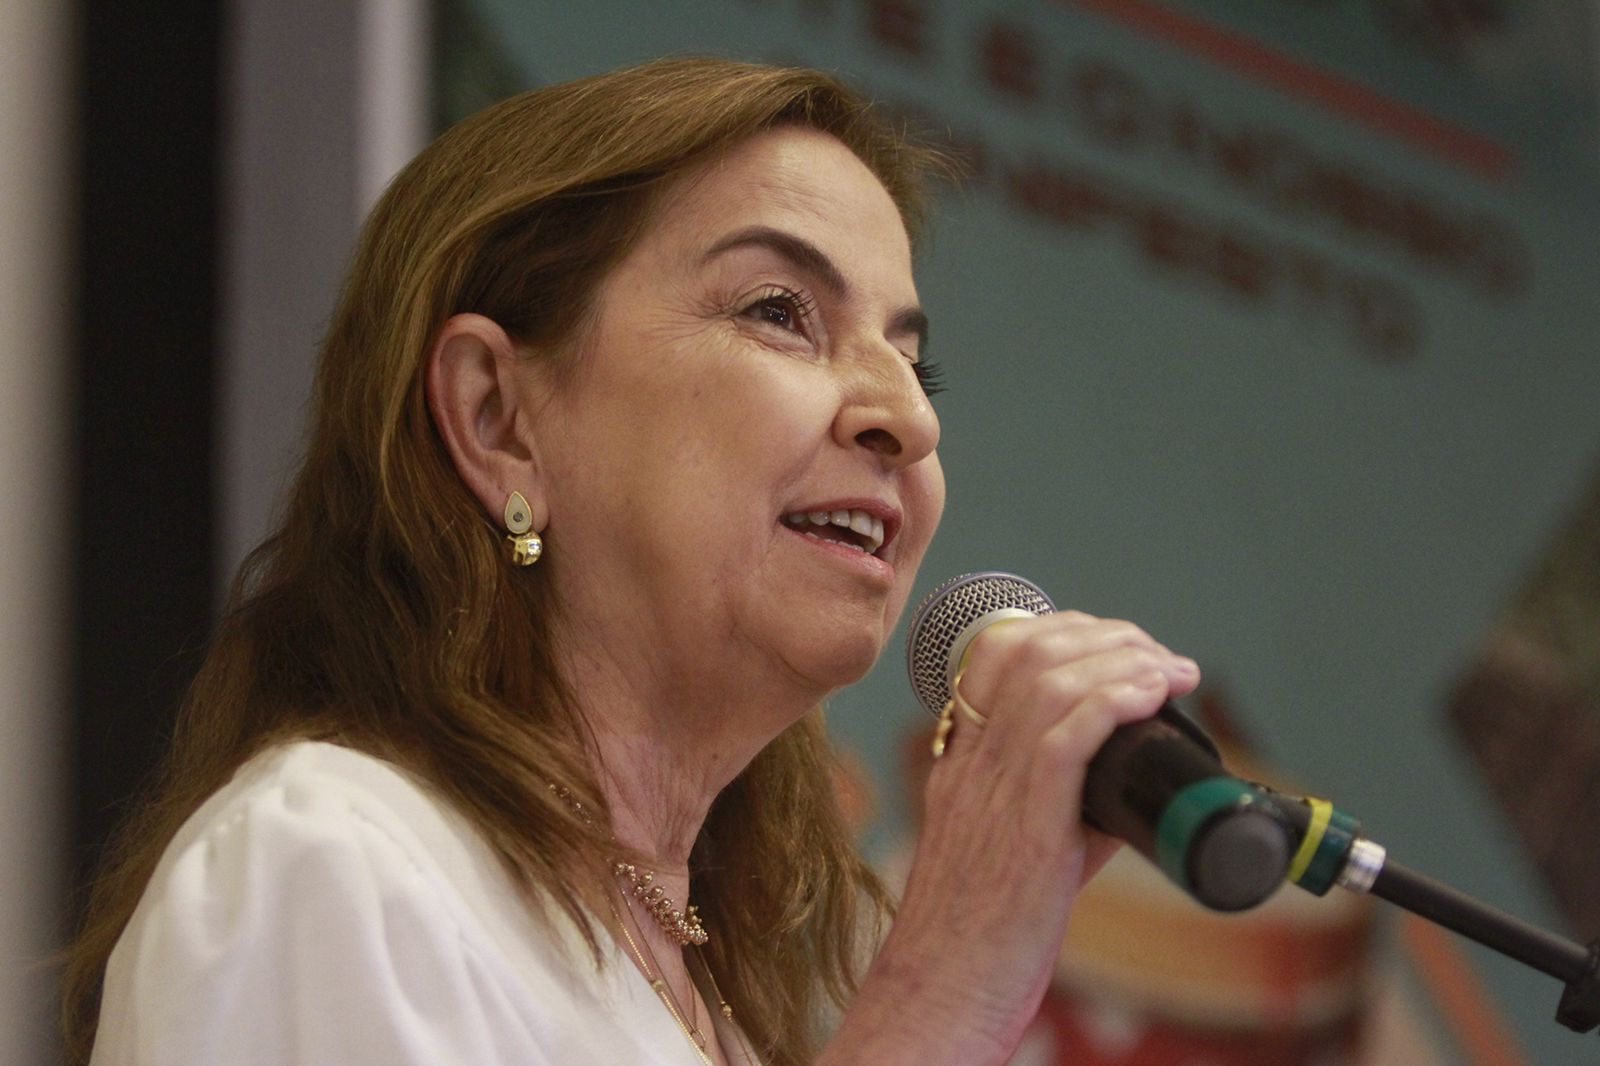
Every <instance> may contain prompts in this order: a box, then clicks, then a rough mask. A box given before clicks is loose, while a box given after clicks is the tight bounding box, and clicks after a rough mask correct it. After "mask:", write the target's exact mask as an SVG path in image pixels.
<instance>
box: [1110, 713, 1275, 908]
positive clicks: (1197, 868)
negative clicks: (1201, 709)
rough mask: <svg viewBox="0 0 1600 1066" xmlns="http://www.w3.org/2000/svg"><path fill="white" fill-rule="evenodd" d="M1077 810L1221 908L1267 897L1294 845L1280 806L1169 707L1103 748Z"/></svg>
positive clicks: (1121, 731) (1203, 901)
mask: <svg viewBox="0 0 1600 1066" xmlns="http://www.w3.org/2000/svg"><path fill="white" fill-rule="evenodd" d="M1083 813H1084V819H1085V820H1086V821H1087V822H1089V824H1090V825H1092V826H1094V827H1095V828H1097V829H1100V830H1102V831H1104V832H1106V833H1109V834H1111V835H1112V836H1114V837H1118V838H1119V839H1121V840H1124V841H1127V842H1128V843H1129V844H1130V845H1132V846H1133V847H1134V848H1135V849H1136V850H1137V851H1139V853H1140V854H1142V855H1144V856H1145V857H1146V858H1148V859H1150V860H1151V861H1152V862H1154V863H1155V864H1156V865H1157V866H1159V867H1160V868H1161V869H1162V871H1163V872H1165V873H1166V875H1167V876H1168V877H1169V878H1171V879H1172V880H1173V881H1174V882H1175V883H1176V884H1177V885H1178V886H1179V887H1180V888H1182V889H1183V890H1184V891H1185V892H1187V893H1189V895H1191V896H1193V897H1194V898H1195V899H1196V900H1197V901H1199V902H1200V903H1201V904H1203V905H1205V906H1207V907H1209V908H1211V909H1212V910H1218V911H1241V910H1247V909H1249V908H1251V907H1254V906H1255V905H1257V904H1258V903H1260V902H1262V901H1263V900H1265V899H1266V898H1267V897H1268V896H1270V895H1272V893H1273V892H1274V891H1276V889H1277V888H1278V886H1279V885H1281V884H1282V883H1283V881H1284V876H1285V874H1286V872H1287V871H1288V869H1289V863H1290V861H1291V859H1292V858H1293V855H1294V849H1295V847H1296V844H1297V839H1296V834H1295V833H1294V831H1293V828H1292V827H1291V826H1290V825H1289V823H1288V821H1287V820H1286V819H1285V818H1284V815H1283V812H1282V810H1281V809H1280V808H1279V806H1278V804H1277V803H1275V802H1274V801H1273V800H1272V798H1271V797H1270V796H1269V795H1268V794H1267V793H1266V792H1265V791H1264V790H1263V789H1261V788H1259V787H1257V786H1255V785H1253V784H1250V783H1248V782H1245V781H1242V780H1240V779H1239V778H1237V777H1234V776H1233V775H1231V774H1229V773H1228V771H1227V770H1226V769H1224V768H1223V766H1222V763H1221V761H1220V760H1219V759H1218V757H1217V754H1216V748H1215V746H1214V745H1212V743H1211V740H1210V738H1209V737H1207V736H1206V735H1205V733H1204V732H1203V731H1201V730H1200V728H1199V727H1198V726H1196V725H1194V724H1193V723H1192V722H1190V721H1189V719H1188V718H1186V717H1184V715H1183V714H1182V713H1181V712H1180V711H1179V710H1178V709H1177V708H1176V707H1174V706H1173V705H1172V704H1171V703H1167V704H1165V705H1163V706H1162V708H1161V710H1160V711H1158V712H1157V714H1156V715H1155V717H1153V718H1150V719H1146V720H1145V721H1142V722H1133V723H1130V724H1128V725H1124V726H1120V727H1118V729H1117V730H1116V731H1115V732H1114V733H1112V735H1111V737H1110V739H1108V740H1107V741H1106V742H1105V744H1103V745H1102V746H1101V748H1100V750H1099V752H1097V753H1096V754H1095V756H1094V758H1093V759H1092V760H1090V762H1089V767H1088V772H1087V775H1086V777H1085V780H1084V789H1083Z"/></svg>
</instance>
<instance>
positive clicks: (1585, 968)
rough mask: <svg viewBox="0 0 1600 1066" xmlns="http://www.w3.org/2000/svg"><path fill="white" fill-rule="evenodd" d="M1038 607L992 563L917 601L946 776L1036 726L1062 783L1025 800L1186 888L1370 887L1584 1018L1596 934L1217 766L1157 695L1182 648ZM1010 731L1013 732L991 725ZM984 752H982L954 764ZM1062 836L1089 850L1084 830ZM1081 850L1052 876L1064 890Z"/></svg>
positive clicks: (1178, 663)
mask: <svg viewBox="0 0 1600 1066" xmlns="http://www.w3.org/2000/svg"><path fill="white" fill-rule="evenodd" d="M1054 611H1055V605H1054V604H1053V603H1051V602H1050V598H1049V597H1048V596H1047V595H1045V593H1044V592H1043V590H1041V589H1040V588H1039V587H1038V586H1036V585H1034V584H1033V583H1032V582H1029V581H1025V580H1023V579H1022V578H1019V577H1017V576H1015V575H1013V574H1005V573H999V572H993V571H991V572H986V573H978V574H968V575H964V576H962V577H958V578H954V579H952V580H950V581H946V582H945V583H944V584H943V585H940V586H939V587H938V588H936V589H934V591H933V592H932V593H930V594H929V595H928V596H927V598H926V599H924V600H923V601H922V604H921V605H920V606H919V607H918V608H917V610H916V613H915V614H914V615H913V617H912V620H911V625H910V629H909V635H908V637H907V642H906V643H907V664H906V665H907V668H908V669H909V671H910V674H911V683H912V687H913V688H914V689H915V690H916V692H917V697H918V699H919V700H921V701H922V703H923V705H924V706H926V707H927V708H928V710H929V711H932V712H933V713H934V714H937V715H940V716H941V729H940V741H941V743H943V744H944V745H945V746H947V747H948V749H949V750H951V751H952V752H953V753H955V754H958V755H961V758H960V759H957V760H941V762H942V763H945V762H951V763H954V765H952V767H951V770H952V772H951V773H950V774H949V775H948V776H947V778H946V779H947V780H948V779H961V778H963V777H965V778H968V779H970V778H971V777H972V776H973V772H974V771H976V772H977V773H979V774H981V773H985V772H994V773H996V774H997V775H1006V774H1011V775H1013V776H1014V775H1015V774H1016V773H1017V772H1018V767H1021V768H1023V772H1024V773H1025V774H1026V773H1030V772H1033V771H1036V770H1037V769H1038V768H1039V766H1040V765H1041V760H1029V759H1028V757H1027V748H1026V745H1027V744H1029V743H1036V744H1038V745H1039V749H1040V751H1041V752H1042V753H1043V759H1042V764H1043V765H1048V764H1050V763H1052V762H1059V764H1060V773H1061V775H1062V781H1061V783H1063V784H1064V785H1065V789H1064V790H1058V791H1056V792H1055V793H1053V794H1052V793H1050V792H1049V791H1048V790H1044V791H1042V792H1041V793H1040V795H1039V796H1038V797H1037V798H1035V799H1030V800H1029V801H1028V802H1030V803H1047V804H1060V805H1061V810H1062V812H1064V813H1065V814H1066V815H1067V816H1068V817H1072V818H1076V817H1077V815H1078V814H1079V813H1081V814H1082V817H1083V819H1084V820H1085V821H1087V822H1088V823H1089V824H1090V825H1092V826H1093V827H1094V828H1096V829H1099V830H1103V831H1104V832H1106V833H1109V834H1111V835H1112V836H1114V837H1117V838H1120V839H1122V840H1125V841H1127V842H1128V843H1130V844H1132V845H1133V846H1134V847H1135V848H1136V849H1137V850H1139V851H1140V852H1141V853H1143V854H1144V855H1145V856H1146V857H1147V858H1149V859H1150V860H1151V861H1153V862H1155V863H1156V864H1157V865H1158V866H1160V867H1161V869H1162V870H1163V871H1164V872H1165V873H1166V874H1167V875H1168V877H1170V878H1171V879H1172V880H1173V881H1175V882H1176V883H1177V884H1178V885H1179V886H1180V887H1182V888H1183V889H1184V890H1185V891H1187V892H1188V893H1189V894H1190V895H1191V896H1193V897H1194V898H1195V899H1196V900H1197V901H1199V902H1200V903H1202V904H1204V905H1206V906H1208V907H1211V908H1212V909H1214V910H1224V911H1231V910H1243V909H1246V908H1248V907H1253V906H1255V905H1256V904H1257V903H1260V902H1261V901H1262V900H1264V899H1266V897H1267V896H1269V895H1271V894H1272V892H1273V891H1274V890H1275V889H1276V888H1277V887H1278V886H1279V885H1281V884H1283V883H1284V882H1285V881H1286V880H1287V881H1290V882H1292V883H1294V884H1296V885H1299V886H1300V887H1301V888H1304V889H1306V890H1307V891H1309V892H1311V893H1313V894H1315V895H1319V896H1320V895H1322V894H1324V893H1325V892H1327V891H1328V890H1329V889H1330V888H1332V887H1333V886H1334V885H1339V886H1340V887H1343V888H1346V889H1349V890H1351V891H1354V892H1362V893H1365V892H1370V893H1372V894H1373V895H1375V896H1379V897H1381V898H1383V899H1386V900H1389V901H1390V902H1391V903H1394V904H1396V905H1397V906H1400V907H1403V908H1405V909H1406V910H1409V911H1411V912H1412V913H1414V914H1418V915H1420V916H1422V917H1424V918H1427V919H1428V920H1430V921H1433V922H1436V923H1438V924H1440V925H1443V926H1445V927H1446V928H1449V929H1453V930H1454V931H1456V932H1458V933H1461V934H1462V935H1464V936H1467V937H1470V938H1472V939H1473V940H1476V941H1478V942H1479V943H1480V944H1483V945H1485V946H1487V947H1490V948H1492V949H1494V950H1496V951H1498V952H1500V953H1502V954H1504V955H1506V956H1508V957H1510V958H1513V959H1516V960H1518V961H1520V962H1523V963H1525V964H1526V965H1528V966H1530V967H1532V968H1534V969H1536V970H1539V971H1541V972H1543V973H1546V974H1549V975H1550V976H1552V977H1555V978H1557V979H1558V980H1560V981H1562V982H1564V983H1565V985H1566V987H1565V989H1564V991H1563V993H1562V997H1561V1003H1560V1005H1559V1006H1558V1008H1557V1011H1556V1019H1557V1021H1559V1022H1561V1024H1563V1025H1565V1026H1567V1027H1568V1028H1571V1029H1574V1030H1576V1031H1578V1032H1588V1031H1590V1030H1593V1029H1595V1028H1596V1027H1597V1026H1600V939H1596V940H1594V941H1591V942H1590V943H1589V944H1580V943H1578V942H1576V941H1573V940H1569V939H1567V938H1565V937H1562V936H1559V935H1556V934H1552V933H1549V932H1546V931H1544V930H1541V929H1538V928H1536V927H1534V926H1531V925H1529V924H1527V923H1526V922H1523V921H1521V920H1520V919H1517V918H1515V917H1513V916H1511V915H1508V914H1505V913H1503V912H1501V911H1498V910H1496V909H1495V908H1493V907H1490V906H1488V905H1486V904H1483V903H1480V902H1478V901H1477V900H1474V899H1472V898H1471V897H1469V896H1466V895H1465V894H1463V893H1461V892H1458V891H1456V890H1455V889H1453V888H1450V887H1449V886H1447V885H1443V884H1441V883H1439V882H1437V881H1434V880H1433V879H1431V878H1429V877H1426V876H1424V875H1422V874H1419V873H1417V872H1415V871H1413V870H1410V869H1408V868H1406V867H1404V866H1401V865H1400V864H1398V863H1395V862H1393V861H1390V860H1389V859H1388V856H1387V852H1386V851H1385V849H1384V848H1382V847H1381V846H1379V845H1377V844H1375V843H1373V842H1372V841H1371V840H1369V839H1367V838H1365V837H1364V836H1362V835H1361V826H1360V823H1359V822H1357V821H1356V820H1355V819H1354V818H1351V817H1350V816H1349V815H1347V814H1344V813H1343V812H1341V811H1338V810H1335V809H1334V807H1333V805H1332V804H1330V803H1328V802H1327V801H1325V800H1318V799H1312V798H1309V797H1308V798H1304V799H1297V798H1294V797H1288V796H1282V795H1278V794H1277V793H1272V792H1269V791H1268V790H1266V789H1264V788H1262V787H1260V786H1258V785H1254V784H1251V783H1249V782H1246V781H1241V780H1239V779H1238V778H1236V777H1234V776H1233V775H1231V774H1229V773H1228V772H1227V770H1226V769H1224V768H1223V766H1222V763H1221V762H1220V760H1219V759H1218V757H1217V751H1216V748H1215V746H1214V745H1212V744H1211V741H1210V739H1209V738H1208V737H1206V735H1205V734H1204V733H1203V732H1202V731H1200V730H1199V729H1198V728H1197V727H1196V726H1194V725H1193V724H1192V723H1190V722H1189V721H1188V719H1186V718H1184V717H1183V715H1182V714H1181V713H1179V712H1178V711H1177V709H1176V708H1174V707H1173V706H1172V705H1171V704H1170V703H1168V702H1166V699H1167V696H1168V695H1173V696H1178V695H1183V694H1185V693H1187V692H1188V691H1190V690H1192V689H1193V688H1194V686H1195V684H1196V683H1197V682H1198V680H1199V675H1198V671H1197V670H1194V669H1193V664H1192V663H1189V662H1188V661H1187V660H1184V659H1181V658H1180V657H1177V656H1173V655H1172V653H1171V652H1169V651H1167V650H1166V649H1165V648H1162V647H1161V646H1160V645H1158V644H1156V643H1155V642H1154V641H1153V640H1151V639H1150V638H1149V637H1148V636H1146V635H1145V634H1144V633H1143V632H1142V631H1141V630H1138V629H1137V628H1135V627H1132V626H1130V625H1127V624H1126V623H1115V622H1112V623H1108V622H1103V621H1100V620H1098V619H1093V618H1090V617H1089V616H1087V615H1080V614H1074V613H1071V612H1068V613H1065V614H1055V613H1054ZM963 698H964V700H963ZM963 702H965V703H969V704H972V705H974V706H973V708H972V709H971V710H967V709H965V708H964V707H963ZM958 708H960V709H961V713H959V714H957V713H954V712H955V711H956V710H957V709H958ZM963 726H965V727H966V728H965V729H963ZM1017 732H1020V734H1021V735H1020V745H1019V739H1018V737H1017V736H1012V737H1009V738H1008V737H1007V735H1006V734H1008V733H1013V734H1014V733H1017ZM938 748H939V745H938V744H936V753H937V749H938ZM986 752H987V753H990V755H991V758H989V759H988V760H987V762H988V765H979V766H976V767H973V766H971V765H968V766H965V767H963V766H960V763H961V762H963V761H966V760H968V759H972V760H975V761H978V762H982V761H984V755H985V753H986ZM940 769H941V767H936V768H935V771H934V774H933V775H932V776H931V777H930V784H929V790H930V796H929V800H930V811H931V808H932V806H933V802H934V801H935V799H936V798H937V797H935V796H934V795H932V793H933V790H934V786H935V784H936V783H937V782H938V780H939V775H940ZM1041 784H1043V782H1041ZM967 787H968V789H969V790H970V789H971V787H972V786H971V781H970V780H968V782H967ZM995 787H996V788H997V789H1000V790H1002V791H1004V790H1005V786H1004V785H1003V784H1002V783H1001V782H999V781H996V782H995ZM968 799H969V802H970V796H969V797H968ZM1080 804H1081V805H1080ZM1067 836H1068V842H1069V848H1073V849H1076V850H1077V852H1078V853H1079V854H1080V855H1084V856H1087V854H1088V845H1087V841H1088V840H1089V839H1090V838H1089V837H1087V836H1086V835H1085V834H1084V833H1083V830H1082V829H1081V828H1075V829H1073V830H1070V831H1069V832H1068V834H1067ZM1079 842H1083V843H1082V844H1080V843H1079ZM919 853H920V849H919ZM1093 866H1094V864H1093V862H1089V861H1086V862H1083V863H1081V864H1080V866H1079V868H1078V870H1077V871H1076V874H1077V876H1076V877H1072V878H1068V884H1067V886H1066V888H1067V895H1068V898H1069V899H1070V896H1072V895H1075V894H1076V891H1077V887H1078V886H1079V885H1080V884H1081V882H1082V878H1083V877H1084V876H1086V874H1087V873H1089V872H1092V870H1093ZM1063 917H1064V916H1063ZM1058 942H1059V939H1056V940H1053V941H1051V943H1052V944H1053V943H1058Z"/></svg>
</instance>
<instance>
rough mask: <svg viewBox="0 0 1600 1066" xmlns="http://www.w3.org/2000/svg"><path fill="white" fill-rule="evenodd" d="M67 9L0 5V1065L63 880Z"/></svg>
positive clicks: (38, 1058)
mask: <svg viewBox="0 0 1600 1066" xmlns="http://www.w3.org/2000/svg"><path fill="white" fill-rule="evenodd" d="M65 14H66V9H65V8H64V6H63V5H61V4H59V3H57V2H55V0H15V2H11V3H4V4H0V322H3V323H4V324H5V328H4V329H0V501H4V503H3V505H0V545H3V547H0V870H4V871H6V873H5V889H4V890H3V891H0V1063H17V1064H22V1063H42V1062H46V1061H49V1058H48V1056H49V1049H50V1048H51V1047H53V1046H54V1039H53V1037H52V1035H51V1034H52V1028H53V1022H54V1010H53V1002H52V991H53V984H54V979H55V971H54V969H53V968H47V967H46V966H44V965H42V964H41V961H40V960H42V959H43V958H44V957H45V956H46V955H47V954H48V953H49V952H51V951H52V950H54V948H55V947H56V946H57V945H56V924H57V922H58V921H59V920H60V918H61V915H60V914H59V912H58V904H59V902H60V900H61V884H62V861H61V860H62V850H63V849H62V848H61V846H60V842H61V839H62V825H63V821H64V818H63V812H62V808H63V803H62V800H63V796H62V792H61V784H60V782H61V773H60V770H61V762H62V758H61V747H60V745H61V741H62V735H63V732H64V727H63V721H64V715H63V709H64V708H63V706H62V685H61V652H62V627H61V619H62V599H63V586H64V581H63V573H62V571H63V569H64V568H63V567H62V566H61V564H60V561H61V559H62V558H63V555H62V553H63V552H64V551H70V550H73V549H72V547H71V546H70V545H68V544H67V543H66V542H65V540H64V539H63V537H64V525H65V523H64V520H63V516H62V513H61V511H62V503H63V500H64V499H65V495H64V485H65V482H66V478H67V471H66V469H65V463H64V458H63V453H64V447H63V445H64V433H63V427H64V426H65V425H66V424H67V418H66V412H65V410H64V408H65V385H66V381H65V374H64V372H63V368H64V367H65V366H66V365H67V360H68V355H69V353H68V350H67V347H68V346H67V342H66V337H65V333H66V330H67V315H66V309H65V307H64V291H65V285H64V279H63V268H64V265H65V263H64V258H65V257H64V256H63V255H62V252H61V250H62V248H63V246H64V244H65V243H66V241H67V240H68V237H69V234H68V226H67V224H66V220H65V218H64V213H65V211H66V206H67V205H66V201H65V198H64V197H63V196H62V190H63V187H64V184H65V180H66V166H65V160H66V144H67V142H68V138H69V136H70V129H69V127H68V125H67V123H68V121H69V119H70V115H69V113H68V109H67V107H66V102H67V101H66V95H65V94H66V85H67V81H68V79H67V76H66V74H67V71H66V65H67V54H66V47H65V45H66V25H65V18H64V16H65Z"/></svg>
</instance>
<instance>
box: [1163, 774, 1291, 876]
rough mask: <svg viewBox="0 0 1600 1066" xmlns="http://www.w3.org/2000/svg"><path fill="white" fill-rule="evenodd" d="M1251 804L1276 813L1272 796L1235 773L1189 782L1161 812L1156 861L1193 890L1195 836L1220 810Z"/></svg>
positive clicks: (1231, 809)
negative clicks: (1191, 863) (1190, 862)
mask: <svg viewBox="0 0 1600 1066" xmlns="http://www.w3.org/2000/svg"><path fill="white" fill-rule="evenodd" d="M1251 807H1261V808H1266V809H1268V810H1270V811H1272V813H1273V815H1274V817H1276V808H1275V807H1274V806H1273V804H1272V800H1270V799H1269V798H1267V796H1266V795H1265V794H1264V793H1262V792H1261V790H1260V789H1258V788H1256V787H1255V786H1254V785H1250V784H1246V783H1245V782H1243V781H1241V780H1239V779H1238V778H1236V777H1208V778H1206V779H1205V780H1203V781H1196V782H1195V783H1194V784H1192V785H1188V786H1186V787H1185V788H1183V789H1182V790H1181V791H1179V792H1178V793H1177V794H1176V795H1174V796H1173V797H1172V799H1171V800H1169V801H1168V802H1167V805H1166V807H1165V809H1163V810H1162V812H1161V820H1160V822H1158V823H1157V825H1156V848H1155V851H1156V854H1155V860H1156V864H1157V865H1158V866H1160V867H1161V869H1162V871H1163V872H1165V873H1166V875H1167V876H1168V877H1170V878H1172V880H1173V881H1174V882H1176V883H1177V884H1178V885H1179V887H1181V888H1182V889H1183V890H1184V891H1185V892H1190V893H1193V892H1194V890H1195V886H1194V885H1193V884H1192V883H1191V882H1190V878H1189V868H1188V861H1187V860H1188V856H1189V849H1190V846H1191V845H1192V844H1193V843H1194V840H1195V837H1196V836H1197V835H1198V834H1199V833H1200V832H1201V831H1202V830H1203V829H1204V828H1205V827H1206V825H1207V824H1208V823H1210V822H1211V820H1212V819H1214V818H1216V817H1217V816H1218V815H1219V814H1223V813H1225V812H1228V811H1237V810H1243V809H1246V808H1251Z"/></svg>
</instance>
